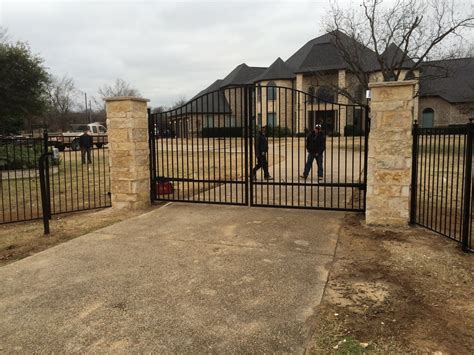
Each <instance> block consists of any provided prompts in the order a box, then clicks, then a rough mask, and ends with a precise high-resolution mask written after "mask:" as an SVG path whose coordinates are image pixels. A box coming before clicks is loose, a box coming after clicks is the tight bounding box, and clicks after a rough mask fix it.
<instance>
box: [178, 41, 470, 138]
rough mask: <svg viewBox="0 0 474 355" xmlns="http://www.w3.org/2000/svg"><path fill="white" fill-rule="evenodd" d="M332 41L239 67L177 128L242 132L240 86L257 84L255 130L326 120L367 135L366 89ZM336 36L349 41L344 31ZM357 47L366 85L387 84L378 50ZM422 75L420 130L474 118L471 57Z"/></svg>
mask: <svg viewBox="0 0 474 355" xmlns="http://www.w3.org/2000/svg"><path fill="white" fill-rule="evenodd" d="M334 38H335V36H334V33H327V34H324V35H322V36H320V37H317V38H315V39H312V40H311V41H309V42H308V43H306V44H305V45H304V46H303V47H301V48H300V49H299V50H298V51H297V52H296V53H294V54H293V55H292V56H290V57H289V58H288V59H287V60H286V61H283V60H282V59H281V58H277V59H276V60H275V61H274V62H273V63H272V64H271V65H270V66H269V67H251V66H248V65H247V64H245V63H244V64H240V65H238V66H237V67H236V68H235V69H234V70H232V71H231V72H230V73H229V74H228V75H227V76H226V77H225V78H224V79H221V80H216V81H215V82H214V83H212V84H211V85H210V86H209V87H208V88H206V89H204V90H203V91H201V92H200V93H198V94H197V95H196V96H195V97H194V98H193V99H192V100H191V101H189V103H188V104H187V106H185V107H184V108H182V109H181V112H175V116H181V117H182V116H187V113H188V112H192V113H193V115H195V119H192V120H186V127H181V128H179V127H177V129H178V130H184V131H187V132H199V131H201V130H202V129H204V128H209V127H222V126H225V127H243V126H244V124H243V122H242V120H243V117H244V115H242V108H243V107H244V105H242V100H243V97H242V95H243V90H241V88H242V86H243V85H255V96H256V97H255V98H254V99H255V101H254V102H255V112H253V113H252V116H253V117H254V119H255V124H256V125H258V126H261V125H268V126H280V127H286V128H288V129H289V130H290V131H292V132H294V133H301V132H303V131H304V129H305V127H310V126H312V125H313V124H314V123H315V122H322V123H323V124H324V125H325V129H326V130H328V131H330V132H338V133H340V134H342V133H343V132H344V127H345V126H347V125H351V126H359V127H360V128H361V129H362V130H363V129H364V127H363V125H364V123H363V121H364V120H363V119H362V114H363V113H362V106H360V105H358V104H357V103H362V104H365V103H367V102H366V99H365V87H364V86H363V85H360V84H359V81H358V79H357V76H356V75H355V74H354V73H353V71H351V70H350V66H349V65H348V64H347V62H346V60H344V57H343V55H342V54H341V51H340V50H339V49H338V47H337V46H336V44H335V42H334V41H335V40H334ZM338 38H339V40H340V39H342V40H344V41H352V39H350V38H349V37H347V36H345V35H344V34H342V33H338ZM352 45H353V41H352ZM356 47H357V51H358V55H359V58H360V60H361V61H360V63H361V66H363V70H364V71H365V72H366V73H367V74H368V77H369V82H376V81H382V80H383V76H382V74H381V71H380V70H379V68H380V66H379V64H378V61H377V57H376V55H375V53H374V52H373V51H372V50H370V49H369V48H367V47H365V46H362V45H361V44H358V43H357V44H356ZM400 53H401V51H400V50H399V49H398V48H397V47H396V46H395V45H392V46H389V48H388V49H387V51H386V52H385V53H384V54H383V56H384V59H385V60H387V61H388V60H391V58H393V57H394V56H397V55H400ZM412 64H413V62H412V61H411V59H407V60H405V61H404V63H403V65H402V69H403V70H402V75H401V76H400V79H399V80H404V79H409V75H411V72H409V71H408V68H410V67H411V65H412ZM405 69H406V70H405ZM418 74H419V77H420V82H419V90H418V91H419V92H418V95H419V100H418V109H416V111H417V112H415V113H414V116H415V118H417V119H418V120H419V122H420V125H421V126H422V127H434V126H446V125H451V124H465V123H467V122H468V119H469V118H472V117H474V84H473V83H474V58H464V59H453V60H444V61H433V62H424V63H423V65H422V66H421V68H420V70H419V71H417V73H415V74H413V75H416V76H418ZM277 88H278V89H277ZM284 88H288V89H287V90H285V89H284ZM335 88H339V89H335ZM341 89H342V90H341ZM342 92H344V93H342ZM303 93H307V94H303ZM189 125H191V126H189Z"/></svg>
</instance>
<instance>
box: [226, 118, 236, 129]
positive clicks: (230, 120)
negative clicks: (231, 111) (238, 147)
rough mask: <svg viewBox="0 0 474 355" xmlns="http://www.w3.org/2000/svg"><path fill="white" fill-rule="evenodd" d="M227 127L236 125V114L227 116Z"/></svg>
mask: <svg viewBox="0 0 474 355" xmlns="http://www.w3.org/2000/svg"><path fill="white" fill-rule="evenodd" d="M225 127H235V116H227V117H226V118H225Z"/></svg>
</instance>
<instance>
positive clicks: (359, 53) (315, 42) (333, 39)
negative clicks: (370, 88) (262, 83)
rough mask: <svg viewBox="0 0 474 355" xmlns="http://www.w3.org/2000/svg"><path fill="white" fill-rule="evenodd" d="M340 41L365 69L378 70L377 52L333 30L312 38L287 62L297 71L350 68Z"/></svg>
mask: <svg viewBox="0 0 474 355" xmlns="http://www.w3.org/2000/svg"><path fill="white" fill-rule="evenodd" d="M338 41H340V42H341V44H342V47H344V48H345V49H346V50H347V51H348V53H352V57H353V58H358V59H359V60H360V61H361V66H362V67H363V68H364V70H366V71H373V70H376V68H377V66H378V63H377V57H376V55H375V53H374V52H373V51H372V50H371V49H369V48H367V47H366V46H364V45H362V44H361V43H359V42H357V41H355V40H354V39H352V38H351V37H349V36H347V35H346V34H344V33H343V32H341V31H332V32H329V33H326V34H324V35H322V36H319V37H317V38H314V39H312V40H311V41H309V42H307V43H306V44H305V45H304V46H303V47H301V48H300V49H299V50H298V51H296V53H295V54H293V55H292V56H291V57H290V58H288V60H287V61H286V64H288V65H289V66H290V67H291V68H292V69H293V71H294V72H295V73H304V72H312V71H323V70H337V69H350V67H349V65H348V63H347V61H346V60H345V59H344V56H343V54H342V53H341V51H340V49H339V47H338V45H337V42H338Z"/></svg>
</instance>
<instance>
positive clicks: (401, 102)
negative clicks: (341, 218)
mask: <svg viewBox="0 0 474 355" xmlns="http://www.w3.org/2000/svg"><path fill="white" fill-rule="evenodd" d="M416 85H417V82H416V81H398V82H378V83H371V84H369V87H370V89H371V103H370V108H371V130H370V134H369V156H368V171H367V174H368V175H367V207H366V222H367V224H373V225H391V226H405V225H407V224H408V220H409V205H410V203H409V202H410V182H411V166H412V165H411V164H412V156H411V152H412V133H411V132H412V124H413V110H414V107H416V106H417V105H416V100H417V98H414V96H415V93H416Z"/></svg>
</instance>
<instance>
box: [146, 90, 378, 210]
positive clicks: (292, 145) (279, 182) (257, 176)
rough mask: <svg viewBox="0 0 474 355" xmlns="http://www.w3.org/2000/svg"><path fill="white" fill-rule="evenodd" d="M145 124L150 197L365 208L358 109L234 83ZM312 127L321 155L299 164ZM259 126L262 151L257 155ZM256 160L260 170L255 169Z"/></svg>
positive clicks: (362, 123) (364, 137) (363, 124)
mask: <svg viewBox="0 0 474 355" xmlns="http://www.w3.org/2000/svg"><path fill="white" fill-rule="evenodd" d="M149 119H150V121H149V127H150V132H149V133H150V137H152V139H151V140H150V152H151V168H150V173H151V183H152V198H153V199H157V200H164V201H190V202H206V203H224V204H240V205H251V206H272V207H286V208H314V209H332V210H347V211H364V210H365V187H366V173H367V169H366V168H365V167H366V166H367V143H368V132H369V119H368V108H367V107H366V106H362V105H350V104H343V103H338V102H327V101H324V100H323V99H320V98H318V97H316V96H313V95H311V94H308V93H305V92H302V91H299V90H295V89H293V88H288V87H280V86H268V87H266V86H265V87H260V88H255V86H237V87H227V88H222V89H219V90H216V91H211V92H207V93H203V94H202V95H200V96H198V97H196V98H194V99H192V100H191V101H189V102H188V103H186V104H185V105H183V106H181V107H179V108H176V109H173V110H171V111H167V112H160V113H153V114H150V117H149ZM317 124H319V125H321V132H322V133H321V134H322V135H324V137H325V138H324V139H325V142H326V144H325V150H324V151H321V152H320V156H319V157H316V156H314V160H315V161H310V162H309V163H307V161H308V149H307V148H308V146H307V137H308V135H309V134H310V133H311V132H313V130H314V128H315V125H317ZM263 126H266V132H265V142H266V143H265V144H266V146H267V147H266V150H265V152H257V149H256V147H257V146H258V142H257V141H258V140H259V138H258V137H259V135H260V133H259V132H260V131H261V129H262V127H263ZM311 139H313V138H311ZM319 159H320V160H319ZM317 161H318V163H319V165H320V170H319V174H318V169H317V165H318V163H317ZM257 163H259V164H258V165H260V166H262V167H263V166H264V167H265V168H264V169H258V171H257V170H255V171H254V170H253V169H254V168H255V167H256V166H257ZM305 165H308V167H312V169H309V168H308V169H305ZM267 168H268V169H267ZM267 170H268V171H267ZM270 176H271V178H270Z"/></svg>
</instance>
